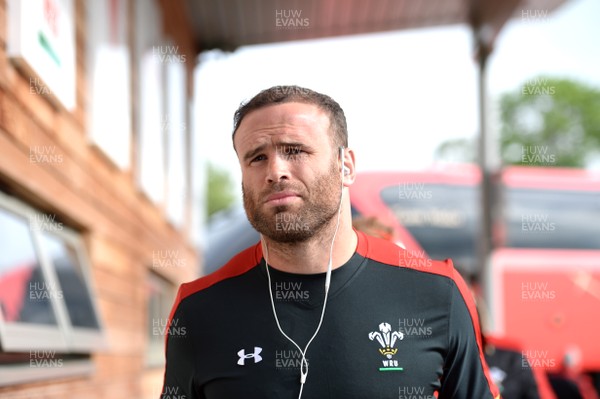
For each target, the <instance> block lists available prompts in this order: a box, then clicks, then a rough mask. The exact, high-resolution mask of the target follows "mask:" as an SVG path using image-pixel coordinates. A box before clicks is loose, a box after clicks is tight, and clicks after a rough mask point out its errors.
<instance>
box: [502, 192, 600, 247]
mask: <svg viewBox="0 0 600 399" xmlns="http://www.w3.org/2000/svg"><path fill="white" fill-rule="evenodd" d="M504 192H505V194H504V207H503V211H504V220H505V223H506V237H505V239H506V243H505V245H506V246H508V247H515V248H573V249H600V227H599V226H600V195H599V193H598V192H593V191H567V190H540V189H526V188H519V189H516V188H505V191H504Z"/></svg>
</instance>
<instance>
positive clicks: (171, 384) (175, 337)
mask: <svg viewBox="0 0 600 399" xmlns="http://www.w3.org/2000/svg"><path fill="white" fill-rule="evenodd" d="M175 307H176V308H174V309H173V316H172V317H171V318H170V320H169V325H168V329H167V330H166V337H167V338H166V366H165V379H164V383H163V388H162V391H161V396H160V399H174V398H185V399H204V396H203V395H201V394H199V393H197V392H196V390H195V388H194V371H195V365H194V363H195V361H194V352H195V351H194V342H193V339H192V337H190V329H189V324H188V323H186V322H185V316H184V311H183V309H182V308H183V306H182V304H181V303H179V300H177V301H176V302H175Z"/></svg>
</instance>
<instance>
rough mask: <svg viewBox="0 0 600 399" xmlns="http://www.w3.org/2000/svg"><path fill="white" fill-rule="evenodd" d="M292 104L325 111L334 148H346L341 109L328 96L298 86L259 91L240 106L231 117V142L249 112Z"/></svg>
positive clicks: (276, 87)
mask: <svg viewBox="0 0 600 399" xmlns="http://www.w3.org/2000/svg"><path fill="white" fill-rule="evenodd" d="M292 102H298V103H305V104H312V105H316V106H317V107H318V108H319V109H321V110H322V111H325V112H326V113H327V114H328V116H329V127H330V129H331V131H332V132H333V137H332V138H333V143H334V145H335V146H336V147H339V146H344V147H348V127H347V125H346V116H345V115H344V110H343V109H342V107H340V105H339V104H338V103H337V102H336V101H335V100H334V99H333V98H331V97H329V96H328V95H325V94H321V93H318V92H316V91H313V90H310V89H307V88H304V87H299V86H273V87H271V88H269V89H265V90H263V91H261V92H260V93H258V94H257V95H255V96H254V97H252V99H251V100H250V101H248V102H245V103H242V104H240V107H239V108H238V109H237V111H235V114H234V115H233V134H232V135H231V138H232V140H233V138H234V137H235V133H236V132H237V130H238V128H239V127H240V124H241V123H242V120H244V118H245V117H246V115H248V114H249V113H250V112H252V111H255V110H257V109H260V108H263V107H266V106H269V105H274V104H284V103H292Z"/></svg>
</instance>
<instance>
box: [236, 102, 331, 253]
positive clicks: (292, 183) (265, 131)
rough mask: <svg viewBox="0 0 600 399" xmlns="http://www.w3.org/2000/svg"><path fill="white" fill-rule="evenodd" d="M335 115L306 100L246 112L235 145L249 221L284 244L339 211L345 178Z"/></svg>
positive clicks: (315, 228)
mask: <svg viewBox="0 0 600 399" xmlns="http://www.w3.org/2000/svg"><path fill="white" fill-rule="evenodd" d="M331 134H332V133H331V132H330V131H329V118H328V116H327V114H326V113H325V112H323V111H321V110H320V109H319V108H318V107H316V106H314V105H310V104H303V103H284V104H277V105H270V106H267V107H264V108H261V109H258V110H255V111H252V112H250V113H249V114H247V115H246V117H245V118H244V120H243V121H242V123H241V125H240V126H239V128H238V130H237V132H236V134H235V137H234V145H235V148H236V152H237V155H238V159H239V161H240V166H241V169H242V194H243V199H244V208H245V209H246V214H247V215H248V220H249V221H250V223H251V224H252V226H254V228H255V229H256V230H258V231H259V232H260V233H262V234H263V235H265V236H266V237H268V238H270V239H272V240H274V241H278V242H288V243H291V242H300V241H305V240H307V239H309V238H310V237H312V236H313V235H314V234H315V233H317V232H318V231H320V230H321V229H322V228H323V227H324V226H325V225H326V224H327V222H329V221H330V220H331V219H332V218H333V217H334V216H335V215H336V212H337V210H338V205H339V198H340V190H341V180H340V179H341V177H340V170H339V168H340V164H339V162H338V156H337V154H338V150H337V149H336V148H334V147H333V144H332V141H333V140H332V137H331Z"/></svg>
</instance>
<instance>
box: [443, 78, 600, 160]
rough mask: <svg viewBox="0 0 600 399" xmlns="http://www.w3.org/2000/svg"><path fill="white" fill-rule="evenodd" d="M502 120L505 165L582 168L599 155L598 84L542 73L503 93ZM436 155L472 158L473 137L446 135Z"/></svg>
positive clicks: (502, 155)
mask: <svg viewBox="0 0 600 399" xmlns="http://www.w3.org/2000/svg"><path fill="white" fill-rule="evenodd" d="M500 119H501V120H500V124H501V127H500V156H501V159H502V162H503V164H505V165H528V166H566V167H585V166H586V164H587V163H588V162H589V161H591V160H592V157H594V156H598V155H599V154H600V90H599V89H598V88H595V87H592V86H589V85H586V84H583V83H580V82H577V81H574V80H571V79H563V78H552V77H544V76H540V77H537V78H534V79H531V80H529V81H527V82H525V83H524V84H523V85H521V86H520V87H519V88H518V89H517V90H515V91H512V92H509V93H505V94H503V95H502V96H501V98H500ZM436 155H437V157H438V158H440V159H444V160H451V161H456V160H458V161H462V162H472V161H475V160H476V147H475V142H474V141H473V140H467V139H458V140H449V141H446V142H444V143H442V144H440V146H439V147H438V148H437V149H436ZM456 158H458V159H456Z"/></svg>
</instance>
